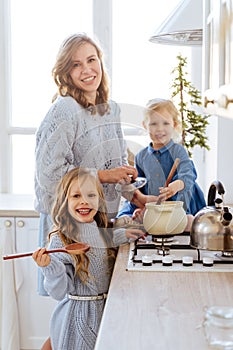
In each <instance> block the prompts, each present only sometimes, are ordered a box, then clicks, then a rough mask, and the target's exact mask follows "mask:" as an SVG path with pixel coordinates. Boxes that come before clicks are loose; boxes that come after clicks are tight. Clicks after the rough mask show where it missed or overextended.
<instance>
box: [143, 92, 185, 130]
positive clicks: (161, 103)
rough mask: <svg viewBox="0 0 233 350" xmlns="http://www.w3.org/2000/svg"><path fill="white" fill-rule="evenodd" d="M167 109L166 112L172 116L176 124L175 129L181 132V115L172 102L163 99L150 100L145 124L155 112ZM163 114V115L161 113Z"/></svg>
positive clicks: (145, 114)
mask: <svg viewBox="0 0 233 350" xmlns="http://www.w3.org/2000/svg"><path fill="white" fill-rule="evenodd" d="M164 109H166V111H167V112H168V113H169V114H170V115H171V116H172V118H173V122H174V129H176V130H177V131H180V119H179V117H180V114H179V112H178V110H177V108H176V107H175V105H174V103H173V102H172V101H171V100H165V99H162V98H155V99H153V100H150V101H149V102H148V103H147V105H146V110H145V113H144V122H147V120H148V116H150V115H151V113H153V112H155V111H156V112H161V111H162V110H164ZM161 114H162V113H161Z"/></svg>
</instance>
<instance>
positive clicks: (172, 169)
mask: <svg viewBox="0 0 233 350" xmlns="http://www.w3.org/2000/svg"><path fill="white" fill-rule="evenodd" d="M179 163H180V158H176V159H175V160H174V163H173V166H172V168H171V170H170V173H169V174H168V177H167V179H166V182H165V185H164V187H167V186H168V185H169V183H170V182H171V179H172V177H173V175H174V173H175V171H176V169H177V167H178V165H179Z"/></svg>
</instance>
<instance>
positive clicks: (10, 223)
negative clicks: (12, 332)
mask: <svg viewBox="0 0 233 350" xmlns="http://www.w3.org/2000/svg"><path fill="white" fill-rule="evenodd" d="M4 224H5V227H11V225H12V222H11V221H10V220H6V221H5V222H4Z"/></svg>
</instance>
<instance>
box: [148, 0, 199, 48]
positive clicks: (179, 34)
mask: <svg viewBox="0 0 233 350" xmlns="http://www.w3.org/2000/svg"><path fill="white" fill-rule="evenodd" d="M202 28H203V3H202V0H182V1H181V2H180V3H179V4H178V5H177V7H176V8H175V9H174V10H173V11H172V13H171V14H170V15H169V16H168V17H167V18H166V20H165V21H164V22H163V23H162V24H161V25H160V27H159V28H157V29H156V30H155V32H154V34H153V35H152V36H151V38H150V39H149V41H151V42H152V43H158V44H166V45H177V46H183V45H190V46H196V45H202Z"/></svg>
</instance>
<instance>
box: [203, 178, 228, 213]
mask: <svg viewBox="0 0 233 350" xmlns="http://www.w3.org/2000/svg"><path fill="white" fill-rule="evenodd" d="M216 191H218V194H220V195H221V194H224V193H225V190H224V187H223V184H222V183H221V182H220V181H218V180H216V181H213V182H212V184H211V185H210V188H209V192H208V201H207V203H208V206H212V207H214V206H215V196H216Z"/></svg>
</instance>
